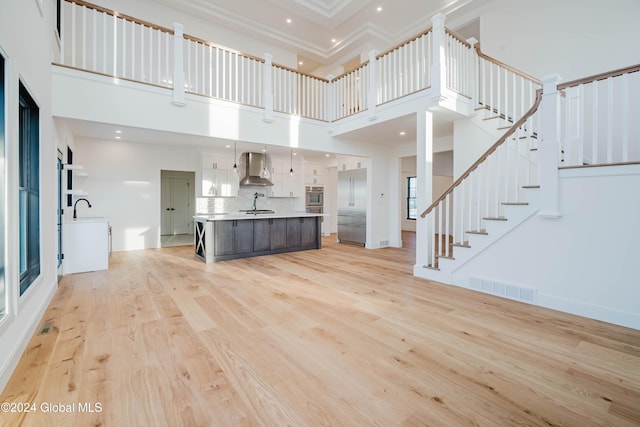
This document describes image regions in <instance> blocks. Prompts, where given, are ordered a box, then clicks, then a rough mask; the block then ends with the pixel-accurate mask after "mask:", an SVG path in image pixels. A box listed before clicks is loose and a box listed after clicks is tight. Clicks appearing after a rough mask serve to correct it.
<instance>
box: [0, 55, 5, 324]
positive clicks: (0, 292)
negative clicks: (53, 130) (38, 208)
mask: <svg viewBox="0 0 640 427" xmlns="http://www.w3.org/2000/svg"><path fill="white" fill-rule="evenodd" d="M4 164H5V161H4V57H3V56H2V54H0V200H1V201H2V202H1V203H2V205H0V317H2V316H3V315H4V313H5V307H6V293H5V280H4V219H5V216H6V207H5V204H4V194H5V187H4V185H5V182H4Z"/></svg>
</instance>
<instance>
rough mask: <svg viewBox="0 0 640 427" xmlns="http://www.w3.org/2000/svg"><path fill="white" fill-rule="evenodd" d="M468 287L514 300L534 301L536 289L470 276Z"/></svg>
mask: <svg viewBox="0 0 640 427" xmlns="http://www.w3.org/2000/svg"><path fill="white" fill-rule="evenodd" d="M469 287H470V288H471V289H473V290H476V291H480V292H484V293H486V294H491V295H496V296H499V297H503V298H509V299H512V300H516V301H522V302H527V303H529V304H535V303H536V290H535V289H532V288H527V287H523V286H518V285H514V284H510V283H501V282H496V281H494V280H489V279H483V278H480V277H470V278H469Z"/></svg>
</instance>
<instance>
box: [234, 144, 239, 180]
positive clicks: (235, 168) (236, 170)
mask: <svg viewBox="0 0 640 427" xmlns="http://www.w3.org/2000/svg"><path fill="white" fill-rule="evenodd" d="M236 144H237V142H235V141H234V143H233V173H235V174H238V153H237V151H236Z"/></svg>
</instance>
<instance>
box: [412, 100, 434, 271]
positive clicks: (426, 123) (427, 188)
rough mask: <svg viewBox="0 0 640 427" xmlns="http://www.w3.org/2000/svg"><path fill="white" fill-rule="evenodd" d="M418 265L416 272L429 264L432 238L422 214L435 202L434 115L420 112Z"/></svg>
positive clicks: (417, 149)
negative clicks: (429, 247) (430, 240)
mask: <svg viewBox="0 0 640 427" xmlns="http://www.w3.org/2000/svg"><path fill="white" fill-rule="evenodd" d="M416 144H417V146H416V153H417V159H416V172H417V175H416V204H417V207H418V218H417V219H416V264H415V265H414V271H415V270H416V269H421V268H422V267H423V266H425V265H427V264H428V258H429V254H428V253H427V244H426V243H427V241H428V239H429V238H430V236H431V231H432V230H430V229H429V228H430V225H429V224H428V221H427V219H426V218H420V213H422V212H423V211H424V210H425V209H427V208H428V207H429V205H431V202H432V201H433V194H432V193H433V189H432V187H433V114H432V113H431V112H430V111H426V110H425V111H419V112H418V113H417V117H416Z"/></svg>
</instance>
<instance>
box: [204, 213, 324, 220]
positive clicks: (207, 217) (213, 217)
mask: <svg viewBox="0 0 640 427" xmlns="http://www.w3.org/2000/svg"><path fill="white" fill-rule="evenodd" d="M323 216H328V215H327V214H318V213H308V212H274V213H258V214H253V213H250V212H231V213H219V214H196V215H195V216H194V217H193V219H195V220H196V221H226V220H239V219H268V218H307V217H309V218H313V217H323Z"/></svg>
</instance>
